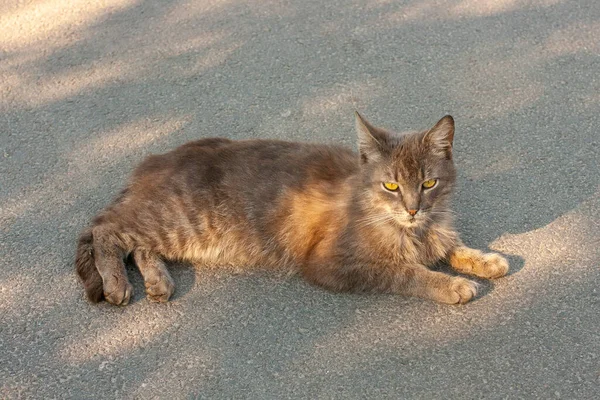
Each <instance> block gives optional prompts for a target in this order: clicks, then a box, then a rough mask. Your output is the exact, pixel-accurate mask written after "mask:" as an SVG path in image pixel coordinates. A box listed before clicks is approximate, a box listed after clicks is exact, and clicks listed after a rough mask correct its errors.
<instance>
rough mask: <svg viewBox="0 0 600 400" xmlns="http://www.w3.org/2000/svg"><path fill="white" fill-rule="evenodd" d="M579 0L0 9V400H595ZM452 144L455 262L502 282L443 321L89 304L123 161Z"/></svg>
mask: <svg viewBox="0 0 600 400" xmlns="http://www.w3.org/2000/svg"><path fill="white" fill-rule="evenodd" d="M599 21H600V2H598V1H596V0H580V1H575V0H539V1H533V0H531V1H527V0H497V1H491V0H486V1H482V0H460V1H447V0H422V1H414V0H401V1H391V0H366V1H358V0H332V1H319V0H283V1H274V0H264V1H258V0H254V1H240V0H196V1H194V0H172V1H162V0H146V1H142V0H103V1H84V0H29V1H17V0H7V1H3V2H2V4H0V398H3V399H20V398H23V399H30V398H39V399H42V398H43V399H46V398H73V399H86V398H89V399H92V398H93V399H98V398H103V399H109V398H118V399H152V398H159V399H188V398H202V399H204V398H207V399H231V398H236V399H237V398H240V399H242V398H248V399H285V398H293V399H329V398H331V399H380V398H381V399H384V398H387V399H483V398H485V399H516V398H526V399H538V398H539V399H548V398H565V399H593V398H598V396H599V393H600V329H599V328H600V298H599V294H600V133H599V132H600V22H599ZM355 109H358V110H360V111H361V112H362V113H363V114H364V115H365V116H366V117H367V118H368V119H369V120H370V121H372V122H373V123H374V124H376V125H382V126H386V127H389V128H393V129H396V130H406V129H417V128H426V127H428V126H430V125H431V124H433V123H435V122H436V121H437V120H438V119H439V118H440V117H442V116H443V115H445V114H451V115H453V116H454V118H455V120H456V127H457V131H456V135H455V159H456V164H457V168H458V171H459V180H458V192H457V193H456V196H455V201H454V209H455V211H456V214H457V219H458V227H459V230H460V232H462V237H463V239H464V241H465V242H466V243H467V244H469V245H470V246H472V247H476V248H480V249H492V250H494V251H498V252H501V253H503V254H505V255H506V256H507V257H508V259H509V260H510V262H511V271H510V275H509V276H507V277H505V278H502V279H499V280H496V281H493V282H489V283H488V282H482V288H483V290H482V291H481V293H480V295H479V296H478V297H477V298H476V299H475V301H473V302H471V303H469V304H467V305H464V306H447V305H440V304H435V303H433V302H429V301H424V300H419V299H412V298H403V297H398V296H365V295H348V294H344V295H340V294H332V293H328V292H325V291H323V290H321V289H318V288H315V287H312V286H310V285H308V284H306V283H304V282H303V281H302V280H301V279H299V278H295V277H291V278H289V277H288V278H286V277H278V276H272V275H268V274H264V273H255V274H248V275H243V274H241V275H240V274H237V275H233V274H231V273H225V272H223V271H198V272H195V270H194V269H193V268H192V267H191V266H187V265H175V266H173V267H172V268H171V271H172V273H173V277H174V280H175V283H176V285H177V291H176V294H175V296H174V298H173V300H172V301H171V302H170V303H168V304H166V305H162V304H153V303H150V302H149V301H148V300H147V299H146V297H145V294H144V293H143V283H142V280H141V277H140V275H139V273H138V272H136V271H135V270H134V269H133V268H129V273H130V275H131V276H132V279H133V284H134V288H135V291H136V293H135V297H134V299H133V302H132V304H130V305H129V306H127V307H114V306H110V305H108V304H106V303H102V304H99V305H93V304H90V303H88V302H87V301H86V300H85V298H84V295H83V289H82V286H81V284H80V282H79V281H78V280H77V279H76V276H75V274H74V270H73V255H74V250H75V241H76V237H77V235H78V233H79V231H80V230H81V229H82V228H83V227H85V225H86V224H87V223H88V221H89V220H90V219H91V218H92V217H93V215H94V214H95V213H96V212H98V211H99V210H100V209H101V208H102V207H104V206H105V205H106V204H107V203H108V202H109V201H110V200H111V199H112V198H113V197H114V196H115V195H116V194H117V192H118V190H119V188H120V187H121V186H122V185H123V182H124V180H125V179H126V177H127V175H128V173H129V171H130V170H131V168H132V167H133V166H134V165H136V164H137V163H138V162H139V161H140V160H142V159H143V158H144V156H145V155H147V154H149V153H158V152H164V151H167V150H169V149H171V148H173V147H175V146H177V145H179V144H182V143H185V142H186V141H189V140H193V139H197V138H203V137H210V136H224V137H229V138H234V139H238V138H278V139H288V140H299V141H318V142H330V143H341V144H346V145H348V146H354V143H355V137H354V128H353V111H354V110H355Z"/></svg>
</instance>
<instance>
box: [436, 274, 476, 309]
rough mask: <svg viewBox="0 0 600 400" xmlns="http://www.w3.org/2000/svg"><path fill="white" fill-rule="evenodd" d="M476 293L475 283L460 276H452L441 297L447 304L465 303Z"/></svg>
mask: <svg viewBox="0 0 600 400" xmlns="http://www.w3.org/2000/svg"><path fill="white" fill-rule="evenodd" d="M476 295H477V283H475V282H473V281H470V280H468V279H465V278H461V277H454V278H452V280H451V281H450V287H448V288H447V290H445V293H444V296H443V298H442V299H441V301H442V302H443V303H447V304H465V303H468V302H469V301H471V299H472V298H473V297H475V296H476Z"/></svg>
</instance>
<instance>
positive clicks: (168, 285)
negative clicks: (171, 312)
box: [146, 275, 175, 303]
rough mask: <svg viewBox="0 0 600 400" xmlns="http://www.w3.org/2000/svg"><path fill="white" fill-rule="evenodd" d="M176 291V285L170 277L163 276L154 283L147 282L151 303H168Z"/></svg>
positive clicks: (147, 292)
mask: <svg viewBox="0 0 600 400" xmlns="http://www.w3.org/2000/svg"><path fill="white" fill-rule="evenodd" d="M174 291H175V283H174V282H173V279H172V278H171V277H170V276H168V275H162V276H161V278H160V279H159V280H158V281H157V282H154V283H148V282H146V294H147V295H148V299H150V301H153V302H156V303H166V302H167V301H169V298H170V297H171V295H172V294H173V292H174Z"/></svg>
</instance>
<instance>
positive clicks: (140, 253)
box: [133, 249, 175, 303]
mask: <svg viewBox="0 0 600 400" xmlns="http://www.w3.org/2000/svg"><path fill="white" fill-rule="evenodd" d="M133 259H134V260H135V263H136V265H137V267H138V268H139V270H140V272H141V274H142V276H143V277H144V285H145V286H146V293H147V294H148V298H149V299H150V300H151V301H155V302H160V303H166V302H167V301H169V298H170V297H171V295H172V294H173V292H174V291H175V283H174V282H173V278H171V275H170V274H169V271H168V270H167V266H166V265H165V263H164V261H163V260H162V259H161V258H160V257H159V256H158V255H156V254H155V253H152V252H150V251H147V250H144V249H135V250H134V251H133Z"/></svg>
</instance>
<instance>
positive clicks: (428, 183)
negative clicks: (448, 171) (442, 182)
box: [423, 179, 437, 189]
mask: <svg viewBox="0 0 600 400" xmlns="http://www.w3.org/2000/svg"><path fill="white" fill-rule="evenodd" d="M436 183H437V179H428V180H426V181H425V182H423V188H424V189H431V188H432V187H434V186H435V184H436Z"/></svg>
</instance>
